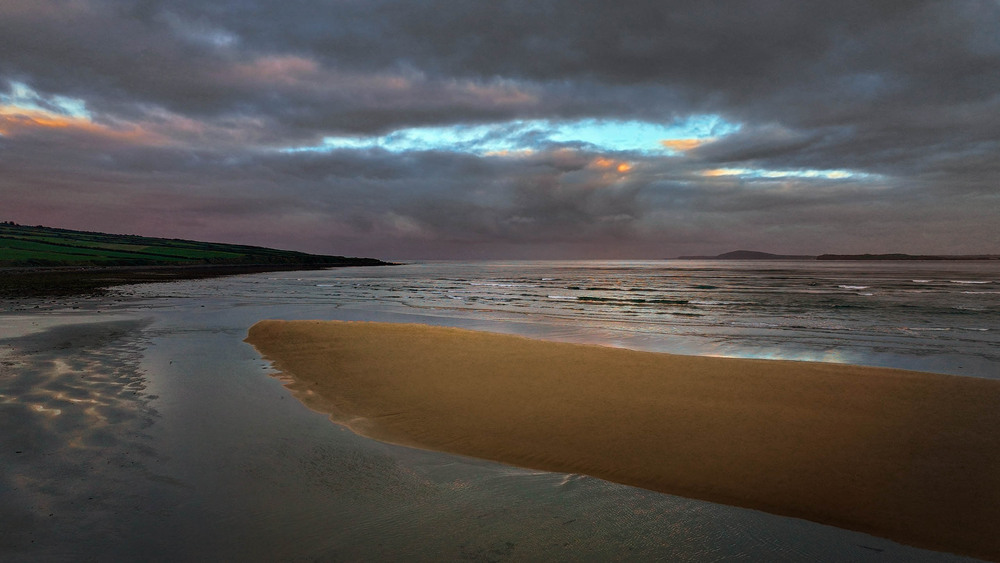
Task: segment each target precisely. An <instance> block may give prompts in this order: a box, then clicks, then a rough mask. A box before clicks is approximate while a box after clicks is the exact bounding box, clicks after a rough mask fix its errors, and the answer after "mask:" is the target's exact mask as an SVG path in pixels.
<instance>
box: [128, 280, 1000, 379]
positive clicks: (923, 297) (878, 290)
mask: <svg viewBox="0 0 1000 563" xmlns="http://www.w3.org/2000/svg"><path fill="white" fill-rule="evenodd" d="M223 292H225V294H226V295H227V297H228V298H229V299H231V300H232V302H233V303H234V304H237V303H256V302H261V301H267V302H269V303H272V304H276V303H282V304H285V305H289V306H294V307H296V308H298V309H301V308H306V309H311V310H313V311H314V312H315V315H316V316H317V317H322V318H359V317H361V318H363V317H365V315H366V314H368V315H375V316H379V315H381V316H382V317H381V318H385V319H387V320H397V321H407V320H411V321H415V322H425V323H432V324H451V325H456V326H470V327H473V328H483V329H486V330H495V331H501V332H515V333H522V334H526V335H529V336H536V337H542V338H549V339H557V340H568V341H574V342H587V343H595V344H603V345H611V346H622V347H627V348H633V349H640V350H649V351H659V352H674V353H684V354H698V355H718V356H732V357H753V358H773V359H789V360H807V361H824V362H840V363H853V364H861V365H875V366H885V367H898V368H905V369H915V370H921V371H931V372H937V373H949V374H956V375H969V376H976V377H990V378H992V377H1000V262H997V261H969V262H937V261H935V262H798V261H774V262H760V261H749V262H733V261H664V262H610V261H578V262H430V263H419V264H409V265H403V266H396V267H388V268H386V267H384V268H348V269H341V270H325V271H315V272H297V273H294V274H291V275H288V274H280V275H273V274H272V275H265V276H245V277H240V278H227V279H218V280H206V281H204V282H203V283H200V284H196V283H186V284H183V285H181V284H177V285H173V284H161V285H150V286H143V289H142V290H139V291H136V293H137V294H138V296H145V297H156V298H158V299H162V298H174V299H185V298H196V297H199V296H202V297H204V296H210V295H218V294H220V293H223Z"/></svg>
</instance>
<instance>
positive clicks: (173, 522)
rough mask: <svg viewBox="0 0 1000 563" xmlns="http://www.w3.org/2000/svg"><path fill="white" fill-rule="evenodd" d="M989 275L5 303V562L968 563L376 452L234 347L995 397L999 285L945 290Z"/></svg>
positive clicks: (832, 273)
mask: <svg viewBox="0 0 1000 563" xmlns="http://www.w3.org/2000/svg"><path fill="white" fill-rule="evenodd" d="M996 279H1000V278H998V277H997V270H996V268H995V267H991V266H990V265H988V264H976V265H974V266H973V265H949V266H948V267H947V269H940V268H939V267H935V266H932V265H916V266H914V265H905V267H902V266H897V265H892V266H891V267H890V266H887V267H885V268H876V269H873V268H872V267H871V266H869V265H865V266H864V268H860V267H856V266H851V265H846V266H845V265H840V264H837V265H832V266H827V265H822V266H817V265H805V264H801V265H799V264H797V265H791V266H789V265H787V264H764V265H753V266H752V267H749V265H742V264H736V265H727V264H690V265H677V264H668V263H619V262H570V263H557V264H551V263H523V262H518V263H506V262H500V263H442V264H414V265H406V266H396V267H393V268H382V267H377V268H341V269H336V270H313V271H298V272H273V273H259V274H250V275H238V276H229V277H213V278H205V279H198V280H184V281H176V282H169V283H155V284H139V285H128V286H120V287H111V288H108V289H107V290H106V291H103V292H100V293H96V294H80V295H73V296H71V297H52V296H45V297H37V298H29V297H25V298H20V299H6V300H5V299H0V421H2V422H3V428H4V432H3V433H0V468H2V469H0V559H3V560H4V561H12V562H19V561H25V562H27V561H40V560H46V561H51V560H68V559H74V560H161V561H186V560H241V561H274V560H309V561H313V560H318V561H328V560H334V561H336V560H416V561H446V560H478V561H538V560H562V561H566V560H601V561H635V560H647V561H648V560H662V561H719V560H750V561H824V562H831V563H834V562H840V561H870V562H873V563H874V562H880V561H919V562H934V563H937V562H959V561H972V560H973V559H971V558H969V557H967V556H961V555H956V554H954V553H949V552H947V551H943V549H945V548H938V549H937V550H930V549H921V548H918V547H914V546H912V545H907V544H906V543H900V542H899V541H892V540H890V539H886V537H884V535H881V534H874V535H873V534H868V533H862V532H857V531H851V530H849V529H847V528H842V527H834V526H830V525H825V524H820V523H816V522H813V521H809V520H805V519H802V518H793V517H788V516H780V515H777V514H774V513H769V512H764V511H761V510H753V509H749V508H740V507H738V506H734V505H730V504H721V503H716V502H708V501H704V500H698V499H697V498H695V497H694V496H690V497H688V496H677V495H672V494H666V493H661V492H656V491H654V490H651V489H650V488H643V487H634V486H629V485H624V484H620V483H617V482H613V481H612V480H604V479H600V478H596V477H591V476H588V475H587V474H584V473H582V472H576V471H543V470H539V469H531V468H526V467H524V466H521V465H520V464H513V463H511V464H508V463H498V462H495V461H489V460H484V459H481V458H476V457H470V456H467V455H457V454H452V453H447V452H442V451H433V450H431V449H426V448H424V449H420V448H411V447H407V446H401V445H396V444H390V443H388V442H386V441H380V440H375V439H371V438H367V437H365V436H362V435H360V434H357V433H355V432H352V431H351V430H349V429H348V428H347V427H346V426H344V425H341V424H332V423H331V422H330V417H329V413H322V412H319V411H315V410H311V409H310V408H309V407H307V406H306V405H305V404H303V403H302V402H301V401H299V400H296V397H295V396H294V392H293V391H292V390H290V389H289V388H287V387H285V386H284V385H283V383H284V380H285V378H284V377H283V376H282V377H281V378H278V377H274V376H275V375H276V374H277V373H278V372H276V371H275V368H274V366H273V364H272V363H271V362H270V361H268V360H266V359H264V358H262V356H261V354H260V352H258V351H257V350H256V349H255V348H254V347H253V346H251V345H250V344H248V343H246V342H244V339H246V337H247V335H248V329H249V328H250V327H251V326H253V325H254V324H255V323H257V322H258V321H260V320H261V319H285V320H317V319H318V320H340V321H377V322H385V323H398V324H401V325H407V324H414V323H416V324H423V325H435V326H441V327H453V328H463V329H469V330H475V331H480V332H481V331H487V332H494V333H499V334H508V335H520V336H524V337H529V338H530V339H532V341H535V340H544V341H549V342H563V343H576V344H597V345H601V346H616V347H621V348H628V349H632V350H645V351H647V352H675V353H681V354H686V355H701V356H718V355H725V356H734V357H756V358H762V357H765V358H766V357H770V358H783V359H796V360H809V361H810V362H812V361H815V360H822V361H826V362H840V363H843V364H847V363H853V364H864V365H869V366H888V367H893V368H903V369H914V368H917V369H921V370H923V371H934V372H939V373H952V374H958V375H975V376H978V377H979V378H981V379H984V380H989V378H990V377H993V376H994V375H995V374H996V373H997V369H996V368H997V366H998V365H1000V360H998V358H997V356H996V352H995V350H996V349H997V348H996V346H995V344H996V342H997V341H996V338H997V333H996V331H994V330H992V328H991V327H994V326H996V322H995V319H996V313H995V312H994V311H995V310H996V308H995V305H994V303H996V301H995V299H996V298H995V297H994V294H992V293H989V292H991V291H994V290H995V284H993V283H992V282H991V283H977V284H969V283H958V282H953V281H951V280H958V281H961V282H970V281H977V282H990V280H996ZM917 280H919V281H917ZM928 280H929V281H928ZM840 285H850V286H857V285H866V286H870V287H871V288H870V289H865V290H856V289H845V288H841V287H839V286H840ZM708 286H712V287H708ZM574 288H578V289H574ZM640 289H641V291H637V290H640ZM914 289H917V290H919V291H920V292H919V293H917V292H914V291H911V290H914ZM984 292H985V293H984ZM858 293H874V294H875V295H874V296H864V295H858ZM570 296H575V297H579V299H578V300H572V299H567V298H566V297H570ZM457 297H461V299H456V298H457ZM991 299H993V300H994V301H991ZM640 300H645V301H644V302H639V301H640ZM682 302H684V303H683V304H681V303H682ZM973 306H974V307H976V308H977V309H976V310H972V309H971V308H970V307H973ZM803 310H805V311H807V312H809V314H810V315H811V317H809V318H804V317H803V314H802V311H803ZM921 327H929V328H931V329H938V328H945V327H951V329H950V330H918V329H919V328H921ZM709 359H711V358H709ZM372 365H375V364H372ZM961 379H963V380H964V379H966V378H961ZM567 388H569V389H573V388H574V386H573V385H568V386H567ZM492 402H493V398H492V397H490V398H488V399H486V400H484V401H481V402H479V403H477V406H478V407H479V411H480V412H486V411H488V410H490V409H491V408H492ZM355 422H357V421H355ZM947 454H948V452H944V454H942V455H947ZM948 459H949V458H948V457H942V462H945V461H947V460H948ZM571 461H574V462H576V461H578V460H575V459H574V460H571ZM983 462H984V463H987V464H988V463H992V461H991V460H989V459H986V460H983Z"/></svg>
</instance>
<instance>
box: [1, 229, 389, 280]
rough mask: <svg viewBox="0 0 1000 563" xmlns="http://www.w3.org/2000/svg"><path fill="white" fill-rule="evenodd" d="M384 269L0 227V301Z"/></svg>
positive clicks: (231, 247) (329, 259) (240, 248)
mask: <svg viewBox="0 0 1000 563" xmlns="http://www.w3.org/2000/svg"><path fill="white" fill-rule="evenodd" d="M386 265H391V263H389V262H383V261H382V260H377V259H374V258H350V257H345V256H326V255H319V254H307V253H305V252H295V251H290V250H276V249H273V248H264V247H260V246H247V245H237V244H222V243H213V242H199V241H193V240H184V239H165V238H153V237H143V236H136V235H117V234H108V233H97V232H87V231H73V230H69V229H57V228H52V227H43V226H40V225H39V226H34V227H29V226H25V225H18V224H16V223H12V222H9V221H8V222H3V223H0V297H31V296H40V295H72V294H81V293H88V292H100V291H102V290H103V288H106V287H109V286H112V285H124V284H133V283H146V282H156V281H169V280H177V279H195V278H205V277H214V276H222V275H232V274H244V273H256V272H268V271H280V270H310V269H324V268H335V267H344V266H386Z"/></svg>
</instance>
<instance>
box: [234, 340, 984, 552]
mask: <svg viewBox="0 0 1000 563" xmlns="http://www.w3.org/2000/svg"><path fill="white" fill-rule="evenodd" d="M247 341H248V342H250V343H251V344H253V345H254V346H255V347H256V348H257V349H258V350H259V351H260V352H261V354H262V355H264V356H265V357H266V358H268V359H270V360H271V361H272V362H274V365H275V367H276V368H277V369H278V370H279V371H280V372H282V374H283V376H284V377H286V378H287V385H288V387H289V388H290V389H291V390H292V391H293V392H294V393H295V395H296V396H297V397H298V398H299V399H300V400H302V401H303V402H304V403H306V404H307V405H309V406H310V407H311V408H313V409H316V410H319V411H321V412H326V413H329V414H330V416H331V418H332V419H333V420H334V421H336V422H338V423H341V424H344V425H346V426H348V427H350V428H351V429H352V430H354V431H355V432H358V433H360V434H363V435H366V436H369V437H372V438H376V439H379V440H384V441H387V442H393V443H398V444H404V445H410V446H415V447H419V448H425V449H432V450H440V451H446V452H452V453H457V454H462V455H467V456H473V457H478V458H485V459H491V460H497V461H502V462H505V463H510V464H514V465H519V466H525V467H531V468H538V469H544V470H550V471H559V472H569V473H584V474H587V475H592V476H595V477H600V478H604V479H607V480H611V481H616V482H620V483H625V484H630V485H635V486H639V487H644V488H648V489H652V490H657V491H661V492H666V493H670V494H675V495H681V496H687V497H694V498H699V499H705V500H710V501H715V502H720V503H726V504H732V505H738V506H744V507H750V508H756V509H760V510H764V511H768V512H773V513H777V514H783V515H789V516H796V517H801V518H806V519H809V520H813V521H817V522H822V523H827V524H832V525H836V526H840V527H844V528H850V529H854V530H860V531H864V532H868V533H871V534H875V535H879V536H884V537H888V538H891V539H895V540H897V541H901V542H904V543H909V544H913V545H917V546H921V547H929V548H934V549H940V550H945V551H952V552H957V553H963V554H969V555H975V556H979V557H986V558H993V559H997V558H1000V535H998V534H996V530H998V529H1000V431H998V429H1000V382H998V381H992V380H984V379H974V378H963V377H955V376H945V375H936V374H928V373H918V372H908V371H901V370H892V369H880V368H869V367H859V366H850V365H840V364H820V363H805V362H783V361H767V360H746V359H731V358H708V357H693V356H676V355H668V354H656V353H648V352H636V351H631V350H623V349H617V348H605V347H598V346H585V345H577V344H566V343H554V342H545V341H537V340H530V339H527V338H523V337H518V336H509V335H500V334H492V333H483V332H472V331H466V330H459V329H451V328H442V327H430V326H424V325H404V324H384V323H347V322H319V321H261V322H259V323H257V324H256V325H254V326H253V327H252V328H251V329H250V333H249V337H248V339H247Z"/></svg>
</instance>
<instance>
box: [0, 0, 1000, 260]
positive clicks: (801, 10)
mask: <svg viewBox="0 0 1000 563" xmlns="http://www.w3.org/2000/svg"><path fill="white" fill-rule="evenodd" d="M998 29H1000V1H998V0H978V1H976V0H950V1H946V2H944V1H927V2H921V1H887V0H885V1H883V0H839V1H837V2H829V1H813V0H755V1H753V2H742V1H725V2H722V1H711V0H700V1H680V0H634V1H632V0H626V1H618V2H606V1H588V0H574V1H571V2H570V1H551V2H544V1H538V0H533V1H502V0H491V1H489V2H473V1H459V0H452V1H437V0H427V1H420V2H412V1H384V0H323V1H320V0H313V1H305V0H282V1H280V2H279V1H272V0H267V1H265V0H213V1H211V2H205V1H204V0H173V1H169V2H160V1H155V0H3V1H2V2H0V220H6V221H14V222H17V223H21V224H28V225H35V224H42V225H47V226H56V227H62V228H71V229H82V230H93V231H104V232H115V233H128V234H140V235H148V236H163V237H179V238H190V239H198V240H208V241H217V242H232V243H242V244H256V245H263V246H270V247H277V248H285V249H294V250H302V251H307V252H316V253H324V254H338V255H350V256H372V257H378V258H387V259H409V260H420V259H558V258H565V259H582V258H593V259H662V258H670V257H674V256H678V255H683V254H718V253H722V252H727V251H731V250H736V249H752V250H760V251H767V252H775V253H787V254H819V253H826V252H833V253H865V252H872V253H880V252H908V253H915V254H930V253H952V254H978V253H1000V226H998V225H1000V33H998V31H997V30H998Z"/></svg>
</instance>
